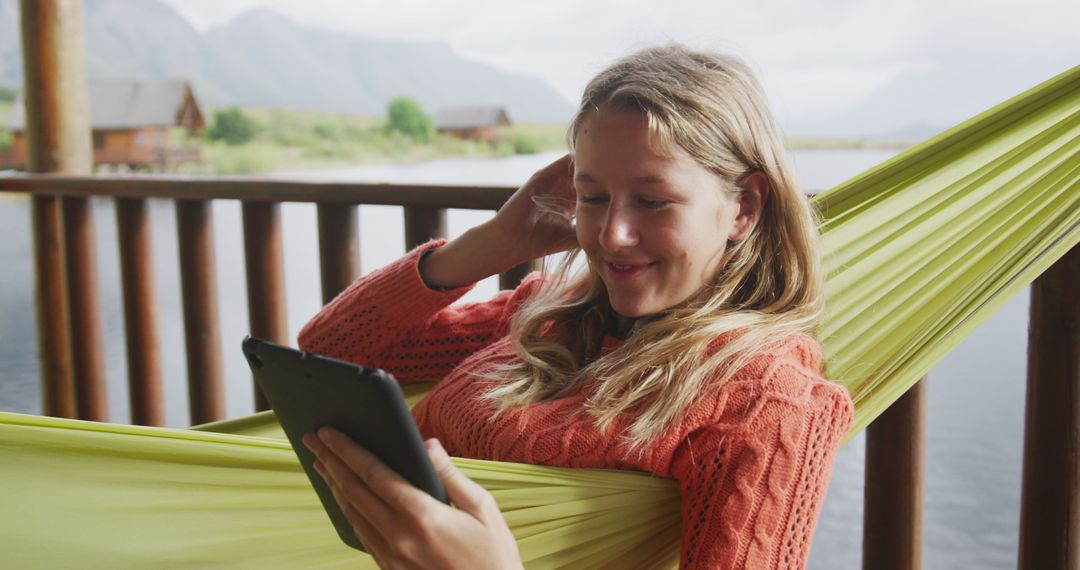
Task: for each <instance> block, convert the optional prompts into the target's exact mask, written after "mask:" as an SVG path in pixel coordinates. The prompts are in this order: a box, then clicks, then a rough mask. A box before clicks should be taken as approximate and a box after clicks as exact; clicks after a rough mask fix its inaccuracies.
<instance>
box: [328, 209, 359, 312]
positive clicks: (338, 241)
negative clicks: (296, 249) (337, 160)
mask: <svg viewBox="0 0 1080 570" xmlns="http://www.w3.org/2000/svg"><path fill="white" fill-rule="evenodd" d="M318 219H319V275H320V277H321V278H322V297H323V304H326V303H329V302H330V301H333V300H334V297H337V294H338V293H340V292H342V291H344V290H345V288H346V287H348V286H349V284H350V283H352V282H353V280H354V279H356V278H357V277H359V275H360V219H359V213H358V211H357V209H356V206H355V205H353V204H319V207H318Z"/></svg>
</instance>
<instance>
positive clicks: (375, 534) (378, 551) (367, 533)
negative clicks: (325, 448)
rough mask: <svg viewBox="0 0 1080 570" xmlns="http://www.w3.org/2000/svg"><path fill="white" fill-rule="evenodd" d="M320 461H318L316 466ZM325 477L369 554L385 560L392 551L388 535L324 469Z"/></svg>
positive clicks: (321, 472)
mask: <svg viewBox="0 0 1080 570" xmlns="http://www.w3.org/2000/svg"><path fill="white" fill-rule="evenodd" d="M317 465H318V463H316V466H317ZM319 473H320V474H321V475H322V476H323V479H324V480H326V483H327V485H328V486H329V487H330V491H331V492H332V493H333V494H334V500H335V501H337V503H338V505H340V506H341V512H343V513H344V514H345V518H347V519H348V520H349V524H351V525H352V527H353V530H354V531H356V536H357V537H358V538H359V539H360V542H362V543H363V544H364V548H365V549H366V550H367V552H368V554H370V555H371V556H372V558H374V559H375V561H376V562H378V561H380V560H385V559H386V557H387V555H388V554H389V553H390V547H389V545H388V544H387V542H386V537H384V536H383V535H382V533H381V532H379V529H378V528H377V527H376V526H375V525H373V524H372V523H371V521H369V520H368V519H367V517H365V516H364V515H363V513H361V512H360V511H358V510H356V507H354V506H352V503H350V502H349V500H348V499H347V498H346V497H345V496H344V495H343V493H342V489H341V488H340V487H339V486H338V485H337V483H336V482H335V481H334V479H333V478H332V477H330V476H329V473H327V472H326V471H324V470H320V472H319Z"/></svg>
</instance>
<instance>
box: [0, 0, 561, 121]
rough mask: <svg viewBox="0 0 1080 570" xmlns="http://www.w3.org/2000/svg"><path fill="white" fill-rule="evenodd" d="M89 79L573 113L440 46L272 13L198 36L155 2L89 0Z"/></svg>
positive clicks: (321, 105)
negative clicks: (171, 81) (315, 25)
mask: <svg viewBox="0 0 1080 570" xmlns="http://www.w3.org/2000/svg"><path fill="white" fill-rule="evenodd" d="M84 9H85V12H84V18H85V25H86V41H87V50H86V67H87V75H88V76H89V77H95V78H96V77H137V78H186V79H189V80H191V82H192V83H193V85H194V87H195V92H196V96H198V97H199V98H200V99H201V100H202V101H203V102H204V103H207V104H210V105H259V106H277V107H287V108H294V109H305V110H312V111H331V112H348V113H363V114H375V115H381V114H384V113H385V112H386V105H387V103H389V101H390V100H391V99H392V98H393V97H395V96H397V95H410V96H412V97H415V98H416V99H417V100H419V101H420V103H421V104H422V105H423V106H424V107H425V109H427V110H428V111H429V112H432V113H433V112H434V111H435V110H436V109H437V108H438V107H440V106H443V105H504V106H506V107H507V109H508V110H509V113H510V118H511V119H512V120H514V121H535V122H565V121H568V120H569V119H570V115H571V114H572V112H573V107H572V106H571V104H570V103H569V102H567V101H566V100H565V99H563V98H562V97H561V96H560V95H559V94H558V93H557V92H556V91H555V90H554V89H553V88H551V87H550V86H549V85H548V84H547V83H545V82H544V81H542V80H540V79H538V78H532V77H526V76H522V75H517V74H513V73H507V72H505V71H502V70H499V69H496V68H494V67H491V66H489V65H486V64H483V63H478V62H475V61H468V60H465V59H462V58H461V57H459V56H458V55H456V54H455V53H454V51H453V49H452V48H451V47H450V46H449V45H448V44H444V43H425V44H415V43H403V42H390V41H382V40H373V39H367V38H361V37H357V36H351V35H347V34H343V33H338V32H332V31H327V30H318V29H310V28H305V27H302V26H299V25H297V24H295V23H293V22H292V21H291V20H289V19H287V18H285V17H284V16H281V15H279V14H278V13H276V12H273V11H269V10H253V11H249V12H246V13H244V14H241V15H240V16H238V17H237V18H235V19H233V20H232V21H230V22H229V23H228V24H226V25H224V26H221V27H218V28H214V29H212V30H210V31H208V32H206V33H199V32H198V31H197V30H195V28H193V27H192V26H191V24H189V23H188V22H187V21H186V20H185V19H184V18H183V17H181V16H180V15H179V14H178V13H177V12H176V11H174V10H173V9H172V8H171V7H169V6H167V5H165V4H162V3H160V2H157V1H156V0H139V1H137V2H136V1H132V0H86V3H85V8H84ZM18 15H19V11H18V0H0V84H6V85H18V84H20V83H21V82H22V55H21V45H20V34H19V17H18Z"/></svg>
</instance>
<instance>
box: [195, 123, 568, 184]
mask: <svg viewBox="0 0 1080 570" xmlns="http://www.w3.org/2000/svg"><path fill="white" fill-rule="evenodd" d="M242 111H243V113H244V114H245V115H246V116H247V117H249V118H250V119H251V120H252V122H253V123H254V126H255V131H254V132H255V134H254V137H253V138H252V139H251V140H250V141H249V142H246V143H244V144H238V145H230V144H226V143H224V142H221V141H210V140H208V139H207V138H206V137H199V138H189V137H187V136H186V135H184V134H183V133H179V132H178V133H177V135H176V136H177V141H176V142H178V143H180V144H196V145H199V146H201V147H202V153H203V164H201V165H185V166H182V167H181V168H180V170H181V171H184V172H202V173H208V174H214V173H216V174H248V173H256V172H270V171H274V170H298V169H320V168H332V167H336V166H347V165H354V164H364V163H387V162H418V161H424V160H433V159H438V158H448V157H477V158H483V157H495V156H508V155H512V154H530V153H536V152H546V151H552V150H560V149H564V148H566V145H565V142H564V140H563V133H564V132H565V126H563V125H557V124H527V123H523V124H516V125H513V126H510V127H507V128H504V129H502V130H501V131H500V135H501V138H502V139H504V140H502V141H501V142H499V143H496V144H489V143H486V142H482V141H471V140H461V139H457V138H454V137H451V136H448V135H443V134H438V133H434V134H432V135H431V136H430V137H429V138H428V139H427V140H416V139H413V138H411V137H409V136H407V135H404V134H402V133H397V132H389V131H388V130H387V129H386V119H385V118H383V117H372V116H361V115H341V114H331V113H314V112H302V111H287V110H282V109H255V108H247V109H242ZM207 115H208V116H212V113H207Z"/></svg>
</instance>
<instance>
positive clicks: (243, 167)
mask: <svg viewBox="0 0 1080 570" xmlns="http://www.w3.org/2000/svg"><path fill="white" fill-rule="evenodd" d="M11 106H12V103H11V102H9V101H4V100H2V99H0V148H6V147H9V146H10V145H11V138H12V137H11V133H10V132H8V131H7V130H6V129H4V126H5V125H6V123H7V117H8V114H9V112H10V110H11ZM241 111H242V113H243V114H244V115H245V116H246V117H247V118H248V119H250V121H251V124H252V126H253V127H254V129H253V137H252V138H251V140H250V141H248V142H245V143H243V144H235V145H231V144H227V143H225V142H222V141H214V140H210V138H209V137H208V136H206V135H202V136H197V137H191V136H188V135H187V134H186V133H185V132H184V131H183V130H182V129H177V130H176V131H175V132H174V134H173V139H174V140H173V143H174V144H175V145H194V146H198V147H200V148H201V150H202V157H203V162H202V163H201V164H183V165H180V166H179V167H177V170H178V171H179V172H181V173H189V174H253V173H260V172H272V171H275V170H315V169H324V168H335V167H342V166H350V165H356V164H370V163H394V162H420V161H425V160H434V159H439V158H450V157H476V158H487V157H498V156H508V155H512V154H529V153H537V152H548V151H559V150H564V149H566V138H565V137H566V125H564V124H538V123H520V124H515V125H512V126H510V127H506V128H504V129H502V130H501V131H500V139H501V142H498V143H496V144H489V143H486V142H481V141H468V140H461V139H457V138H454V137H451V136H448V135H442V134H438V133H435V134H432V135H431V136H430V137H429V138H428V139H427V140H415V139H413V138H411V137H409V136H407V135H404V134H402V133H398V132H389V131H388V130H387V128H386V127H387V120H386V118H385V117H378V116H363V115H348V114H334V113H318V112H305V111H291V110H284V109H266V108H242V109H241ZM204 112H205V116H206V119H207V121H213V117H214V113H213V110H211V109H206V110H204ZM912 142H913V141H900V140H880V139H810V138H792V139H789V140H788V141H787V143H788V146H789V148H792V149H795V150H837V149H902V148H906V147H908V146H910V145H911V144H912Z"/></svg>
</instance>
